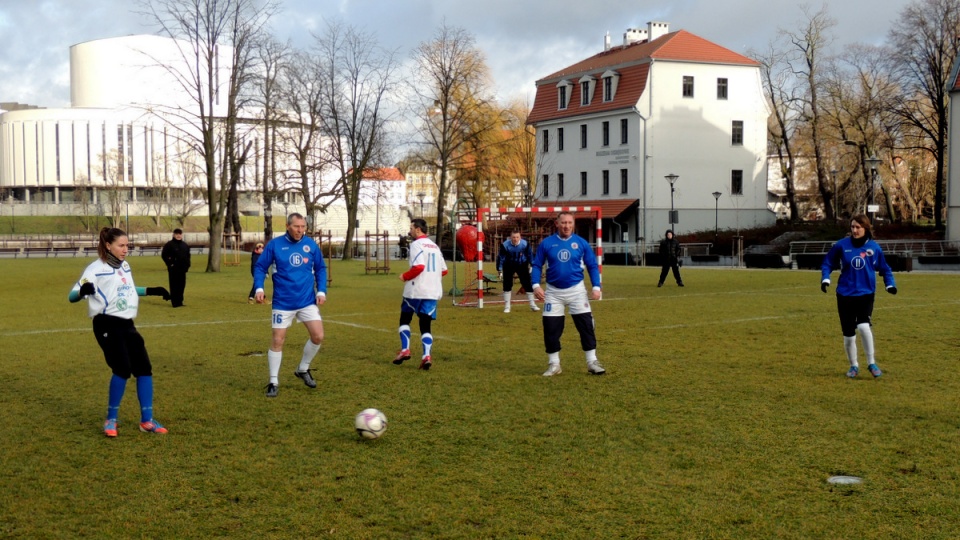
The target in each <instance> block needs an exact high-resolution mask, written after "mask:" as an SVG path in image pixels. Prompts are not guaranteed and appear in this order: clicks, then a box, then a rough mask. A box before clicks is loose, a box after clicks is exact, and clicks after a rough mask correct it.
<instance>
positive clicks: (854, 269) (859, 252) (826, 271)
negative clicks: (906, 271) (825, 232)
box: [820, 236, 897, 296]
mask: <svg viewBox="0 0 960 540" xmlns="http://www.w3.org/2000/svg"><path fill="white" fill-rule="evenodd" d="M834 270H840V278H839V279H837V294H839V295H840V296H865V295H868V294H875V293H876V291H877V272H880V274H881V275H882V276H883V283H884V285H885V286H887V287H896V286H897V285H896V282H895V281H894V279H893V270H891V269H890V265H888V264H887V260H886V259H885V258H884V256H883V250H882V249H880V244H877V243H876V242H874V241H873V240H867V241H866V242H864V244H863V245H862V246H860V247H857V246H855V245H853V239H852V238H851V237H849V236H848V237H846V238H844V239H842V240H840V241H838V242H837V243H836V244H834V245H833V247H831V248H830V251H828V252H827V255H826V257H824V258H823V264H822V265H821V266H820V274H821V280H829V279H830V273H831V272H833V271H834Z"/></svg>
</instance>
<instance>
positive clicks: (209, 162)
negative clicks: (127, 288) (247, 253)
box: [140, 0, 276, 272]
mask: <svg viewBox="0 0 960 540" xmlns="http://www.w3.org/2000/svg"><path fill="white" fill-rule="evenodd" d="M140 5H141V6H142V7H143V9H144V11H145V13H146V15H148V16H149V17H151V18H152V19H153V20H154V21H155V22H156V24H157V25H158V26H159V28H160V30H161V32H162V33H163V34H165V35H167V36H169V37H171V38H174V39H176V40H178V41H177V42H176V43H177V47H178V49H179V55H180V61H181V65H177V66H169V65H163V66H161V67H163V68H164V69H165V70H166V71H167V73H169V74H170V75H171V76H172V77H173V78H174V79H175V80H176V82H177V84H178V85H179V86H180V88H181V89H182V90H183V91H184V93H185V94H186V95H187V96H189V103H188V104H184V105H174V106H163V107H158V110H159V112H160V114H161V116H162V117H163V118H164V119H165V120H167V121H168V122H169V123H170V125H171V126H172V127H173V128H174V129H175V130H177V131H178V137H179V138H180V139H181V140H184V141H187V142H188V143H189V145H190V146H191V147H192V148H193V149H194V150H195V152H196V154H197V155H198V156H200V158H201V159H202V160H203V169H204V174H205V178H206V188H205V190H204V197H205V198H206V203H207V207H208V210H209V219H208V226H207V232H208V233H209V234H210V240H209V250H210V251H209V253H210V256H209V257H208V259H207V271H208V272H219V271H220V259H221V258H220V248H221V237H222V235H223V230H224V220H225V215H226V211H227V204H228V197H229V193H230V186H231V182H237V181H238V178H237V171H238V167H237V163H238V161H240V162H242V160H243V158H244V154H243V152H244V150H246V147H244V146H243V145H240V144H238V140H239V138H240V137H239V136H238V133H237V129H238V122H237V119H238V115H239V113H240V96H241V94H242V93H243V91H244V88H245V85H247V84H249V83H250V77H251V73H252V68H253V60H254V56H253V54H252V46H253V44H254V42H255V40H256V39H257V37H258V36H260V35H261V34H262V33H263V32H264V31H265V25H266V22H267V21H268V20H269V18H270V17H271V16H272V15H273V13H274V12H275V11H276V5H275V4H274V3H273V2H272V1H271V0H264V1H259V0H140ZM222 48H229V51H223V50H222Z"/></svg>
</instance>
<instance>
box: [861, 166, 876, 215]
mask: <svg viewBox="0 0 960 540" xmlns="http://www.w3.org/2000/svg"><path fill="white" fill-rule="evenodd" d="M863 164H864V165H865V166H866V167H867V169H868V170H869V171H870V203H869V204H868V205H867V212H870V221H871V222H874V221H876V219H877V210H878V209H879V208H878V207H877V203H876V197H877V167H879V166H880V160H879V159H877V158H876V157H869V158H867V159H865V160H863Z"/></svg>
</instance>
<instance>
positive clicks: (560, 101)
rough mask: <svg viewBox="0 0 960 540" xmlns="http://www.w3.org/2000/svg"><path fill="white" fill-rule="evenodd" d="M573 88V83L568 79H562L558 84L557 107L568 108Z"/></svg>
mask: <svg viewBox="0 0 960 540" xmlns="http://www.w3.org/2000/svg"><path fill="white" fill-rule="evenodd" d="M572 88H573V83H571V82H570V81H567V80H563V81H560V82H559V83H558V84H557V108H558V109H560V110H563V109H566V108H567V105H568V104H569V103H570V94H571V93H572V92H571V89H572Z"/></svg>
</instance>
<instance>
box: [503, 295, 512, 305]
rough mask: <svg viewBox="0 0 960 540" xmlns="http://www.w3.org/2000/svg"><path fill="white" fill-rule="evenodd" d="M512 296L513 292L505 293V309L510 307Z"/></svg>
mask: <svg viewBox="0 0 960 540" xmlns="http://www.w3.org/2000/svg"><path fill="white" fill-rule="evenodd" d="M512 294H513V293H512V292H505V293H503V303H504V304H506V306H505V307H510V296H511V295H512Z"/></svg>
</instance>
